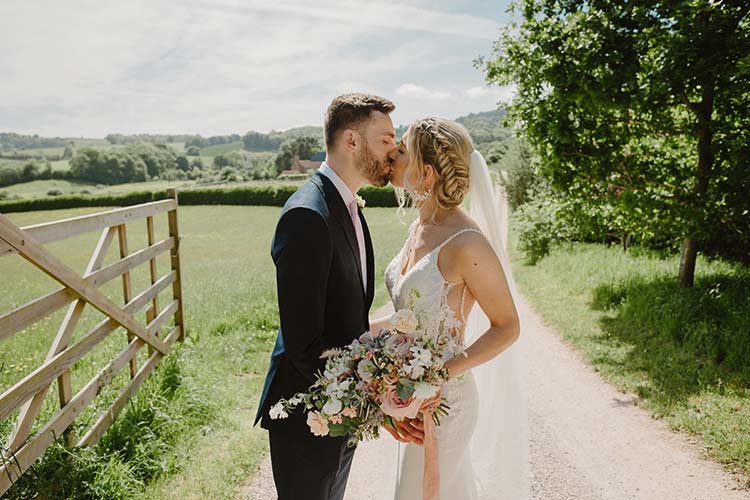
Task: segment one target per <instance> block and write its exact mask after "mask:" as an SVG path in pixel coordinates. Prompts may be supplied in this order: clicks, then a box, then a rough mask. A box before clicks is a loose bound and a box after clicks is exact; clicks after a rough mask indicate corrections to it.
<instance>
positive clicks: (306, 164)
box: [289, 155, 322, 174]
mask: <svg viewBox="0 0 750 500" xmlns="http://www.w3.org/2000/svg"><path fill="white" fill-rule="evenodd" d="M321 163H322V161H314V160H300V159H299V156H296V155H295V156H294V158H293V159H292V165H291V166H290V167H289V170H292V171H294V172H299V173H301V174H304V173H306V172H308V171H310V170H314V169H316V168H318V167H319V166H320V164H321Z"/></svg>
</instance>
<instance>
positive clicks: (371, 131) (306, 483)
mask: <svg viewBox="0 0 750 500" xmlns="http://www.w3.org/2000/svg"><path fill="white" fill-rule="evenodd" d="M394 107H395V106H394V105H393V103H392V102H390V101H388V100H387V99H383V98H382V97H377V96H373V95H367V94H346V95H341V96H338V97H336V98H335V99H334V100H333V101H332V102H331V105H330V106H329V107H328V111H327V112H326V117H325V125H324V128H325V143H326V161H325V162H324V163H323V164H322V165H321V167H320V170H318V171H317V172H315V174H314V175H313V176H312V178H311V179H310V180H309V181H308V182H307V183H305V184H304V185H303V186H302V187H300V189H299V190H298V191H297V192H296V193H294V195H292V197H291V198H289V200H288V201H287V202H286V205H284V208H283V209H282V211H281V218H280V219H279V222H278V224H277V226H276V234H275V235H274V238H273V243H272V247H271V255H272V257H273V261H274V264H275V265H276V282H277V289H278V300H279V318H280V324H281V327H280V328H279V332H278V335H277V337H276V345H275V346H274V349H273V352H272V354H271V365H270V368H269V369H268V375H267V377H266V382H265V386H264V387H263V394H262V395H261V398H260V405H259V408H258V415H257V416H256V419H255V423H256V424H257V423H258V420H260V422H261V427H263V428H264V429H267V430H268V437H269V442H270V448H271V463H272V466H273V477H274V482H275V483H276V490H277V492H278V498H279V500H340V499H343V497H344V490H345V488H346V482H347V479H348V477H349V469H350V468H351V464H352V458H353V457H354V448H349V447H347V444H346V441H347V438H346V437H336V438H333V437H330V436H326V437H316V436H314V435H313V434H312V433H311V432H310V428H309V426H308V425H307V421H306V419H307V415H306V414H305V412H304V411H303V406H304V405H300V406H299V407H298V408H297V409H296V410H295V411H293V412H292V413H291V414H290V415H289V417H288V418H286V419H281V420H272V419H271V418H270V416H269V413H268V412H269V408H270V407H271V406H272V405H273V404H275V403H276V402H277V401H278V400H279V399H281V398H290V397H292V396H293V395H294V394H295V393H297V392H302V391H306V390H307V388H308V387H309V386H310V385H312V384H313V382H314V381H315V373H316V372H317V371H318V370H321V371H322V369H323V367H324V365H325V362H324V360H322V359H320V355H321V353H322V352H323V351H324V350H326V349H329V348H332V347H343V346H346V345H348V344H349V343H351V342H352V341H353V340H354V339H356V338H357V337H359V336H360V335H361V334H362V333H363V332H364V331H366V330H368V329H369V322H368V312H369V309H370V305H371V304H372V299H373V292H374V290H373V289H374V286H373V283H374V279H373V278H374V277H373V273H374V267H375V266H374V258H373V252H372V242H371V240H370V233H369V231H368V229H367V223H366V222H365V219H364V217H363V216H362V212H360V210H359V207H358V206H357V200H356V197H355V194H356V193H357V191H358V190H359V188H361V187H362V186H363V185H365V184H372V185H374V186H385V185H386V184H387V183H388V180H389V179H390V176H391V161H390V159H389V156H390V153H391V152H392V151H393V150H394V149H395V148H396V144H395V131H394V128H393V122H392V121H391V118H390V116H389V113H390V112H391V111H393V109H394Z"/></svg>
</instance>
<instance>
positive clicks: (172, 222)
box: [167, 188, 185, 340]
mask: <svg viewBox="0 0 750 500" xmlns="http://www.w3.org/2000/svg"><path fill="white" fill-rule="evenodd" d="M167 195H168V196H169V197H170V198H173V199H174V201H175V207H174V210H170V211H169V212H168V213H167V219H168V221H169V236H172V237H173V238H174V240H175V244H174V247H172V250H170V252H169V256H170V262H171V266H172V270H173V271H174V272H175V273H176V275H177V279H175V281H174V283H172V298H173V299H174V300H177V301H178V305H179V307H178V308H177V311H176V312H175V313H174V324H175V326H177V327H178V328H179V329H180V336H179V339H180V340H182V339H183V338H184V337H185V322H184V319H183V316H182V310H183V307H182V272H181V270H180V269H181V268H180V231H179V230H178V227H177V209H178V207H179V201H178V199H177V190H176V189H175V188H169V189H167Z"/></svg>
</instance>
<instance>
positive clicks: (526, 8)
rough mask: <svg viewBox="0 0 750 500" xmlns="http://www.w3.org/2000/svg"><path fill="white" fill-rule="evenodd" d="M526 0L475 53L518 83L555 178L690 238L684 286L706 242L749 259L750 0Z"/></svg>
mask: <svg viewBox="0 0 750 500" xmlns="http://www.w3.org/2000/svg"><path fill="white" fill-rule="evenodd" d="M519 3H520V11H521V14H522V16H521V21H520V23H516V24H513V25H511V26H509V27H508V28H507V29H506V30H505V31H504V32H503V34H502V35H501V37H500V39H499V40H498V41H497V42H496V44H495V46H494V49H493V57H492V58H491V59H488V60H482V59H480V60H478V61H477V65H479V66H482V67H483V68H484V69H485V71H486V72H487V79H488V81H489V82H491V83H496V84H509V83H515V84H516V85H517V96H516V98H515V100H514V104H513V106H512V109H511V115H512V118H513V119H514V120H516V121H517V122H518V123H520V124H521V126H522V128H523V131H524V134H525V136H526V137H527V139H528V140H529V142H530V143H531V144H532V146H533V147H534V148H535V150H536V152H537V153H538V154H539V156H540V159H541V170H542V172H543V174H544V175H545V176H547V177H548V178H549V179H550V180H551V181H552V184H553V186H555V187H557V188H559V189H563V190H565V191H566V192H567V193H568V196H571V197H573V198H575V199H577V200H579V201H581V202H585V203H588V204H589V205H590V206H591V208H592V209H600V208H602V206H603V205H606V206H607V207H608V209H607V210H605V211H606V212H607V213H610V214H612V218H613V220H614V219H619V220H621V221H624V222H622V224H623V229H624V230H625V231H626V232H628V233H632V234H634V235H635V236H637V237H638V238H640V239H641V240H642V241H645V242H650V243H653V244H656V245H658V244H661V245H675V244H677V245H679V242H681V248H682V257H681V261H680V270H679V274H678V282H679V284H680V285H681V286H691V285H692V283H693V280H694V272H695V261H696V255H697V252H698V250H699V248H701V247H702V248H703V249H704V251H705V250H711V251H712V252H714V253H716V254H718V255H723V256H728V257H731V258H737V259H740V260H744V261H745V262H750V250H748V249H749V248H750V229H749V228H748V224H747V213H748V211H749V210H750V197H748V196H747V194H746V193H747V192H748V189H749V188H750V180H748V179H749V178H750V165H749V164H748V161H749V160H748V158H749V157H750V156H749V155H748V152H749V151H750V150H749V149H748V148H749V147H750V146H748V144H750V127H748V126H747V122H748V117H750V27H749V25H748V15H747V14H748V11H749V10H750V4H748V2H737V1H734V2H731V1H730V2H716V1H712V0H692V1H678V2H671V1H669V2H668V1H643V0H623V1H621V2H605V1H601V0H597V1H594V0H566V1H560V0H523V1H521V2H519ZM743 214H744V215H743ZM737 248H741V249H742V250H740V251H739V252H737ZM733 251H734V255H733V254H732V252H733Z"/></svg>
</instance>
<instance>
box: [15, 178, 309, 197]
mask: <svg viewBox="0 0 750 500" xmlns="http://www.w3.org/2000/svg"><path fill="white" fill-rule="evenodd" d="M303 183H304V180H299V179H297V180H288V181H285V180H275V179H272V180H262V181H245V182H235V183H217V184H198V183H197V182H195V181H149V182H132V183H129V184H114V185H112V186H107V185H103V184H91V183H88V182H78V181H70V180H60V179H51V180H43V181H31V182H24V183H21V184H13V185H12V186H7V187H4V188H0V193H6V194H7V195H8V197H9V198H12V197H19V198H24V199H25V198H44V197H47V196H48V195H47V192H48V191H50V190H51V189H57V190H60V191H61V192H62V194H81V193H84V194H90V195H93V196H98V195H106V194H125V193H132V192H137V191H163V190H166V189H167V188H170V187H175V188H177V189H190V188H203V187H209V188H223V187H236V186H264V187H265V186H279V185H283V186H288V185H293V186H299V185H302V184H303Z"/></svg>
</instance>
